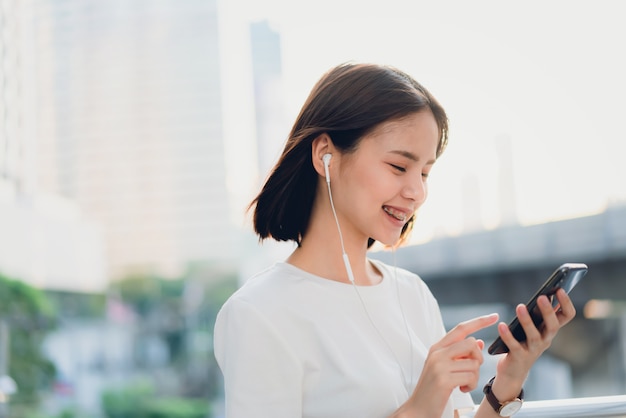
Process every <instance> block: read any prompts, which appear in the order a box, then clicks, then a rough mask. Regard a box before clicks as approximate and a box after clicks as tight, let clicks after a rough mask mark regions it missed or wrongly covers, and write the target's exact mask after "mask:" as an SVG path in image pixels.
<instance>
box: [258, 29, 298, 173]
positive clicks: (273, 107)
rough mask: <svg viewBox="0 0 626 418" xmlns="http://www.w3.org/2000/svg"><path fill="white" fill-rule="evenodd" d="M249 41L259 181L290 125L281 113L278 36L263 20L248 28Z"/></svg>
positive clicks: (280, 62) (276, 152) (282, 99)
mask: <svg viewBox="0 0 626 418" xmlns="http://www.w3.org/2000/svg"><path fill="white" fill-rule="evenodd" d="M250 40H251V52H252V70H253V78H254V96H255V104H256V106H255V110H256V112H255V115H256V131H257V144H258V145H257V149H258V165H259V174H260V175H261V180H262V179H263V178H264V176H266V175H267V173H268V172H269V170H270V169H271V167H272V166H273V164H274V163H275V162H276V160H277V159H278V156H279V155H280V152H281V151H282V146H283V145H284V143H285V140H286V139H287V135H288V134H289V129H290V128H291V126H290V125H289V123H288V121H287V120H286V113H285V93H284V88H283V71H282V53H281V44H280V34H279V33H278V32H277V31H276V30H274V29H273V28H272V27H271V25H270V24H269V22H268V21H267V20H263V21H258V22H253V23H252V24H251V25H250Z"/></svg>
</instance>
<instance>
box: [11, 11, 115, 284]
mask: <svg viewBox="0 0 626 418" xmlns="http://www.w3.org/2000/svg"><path fill="white" fill-rule="evenodd" d="M34 14H35V7H34V3H33V2H31V1H28V0H26V1H19V0H1V1H0V274H2V275H4V276H9V277H12V278H15V279H19V280H22V281H25V282H28V283H30V284H31V285H35V286H38V287H43V288H48V289H63V290H72V291H100V290H102V289H103V288H104V287H106V285H107V277H106V276H107V275H106V263H105V261H104V240H103V237H102V231H101V229H100V226H99V225H98V224H97V223H96V222H93V220H91V219H89V218H88V217H87V216H85V214H84V213H83V212H82V211H81V210H80V208H79V207H78V206H77V204H76V202H74V201H72V200H70V199H66V198H62V197H60V196H58V195H51V194H42V193H39V192H38V191H37V188H36V178H37V170H38V166H37V164H36V160H37V158H36V157H37V144H38V137H39V133H38V131H37V126H38V125H37V123H38V120H37V115H38V112H37V103H38V101H37V99H38V96H37V93H38V90H37V86H36V84H35V83H34V80H35V79H36V77H35V68H36V67H37V65H36V64H37V57H38V54H37V51H36V48H35V31H34V26H33V17H34Z"/></svg>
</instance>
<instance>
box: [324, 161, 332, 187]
mask: <svg viewBox="0 0 626 418" xmlns="http://www.w3.org/2000/svg"><path fill="white" fill-rule="evenodd" d="M331 158H333V155H332V154H324V155H323V156H322V161H323V162H324V174H325V175H326V183H330V172H329V171H328V165H329V164H330V159H331Z"/></svg>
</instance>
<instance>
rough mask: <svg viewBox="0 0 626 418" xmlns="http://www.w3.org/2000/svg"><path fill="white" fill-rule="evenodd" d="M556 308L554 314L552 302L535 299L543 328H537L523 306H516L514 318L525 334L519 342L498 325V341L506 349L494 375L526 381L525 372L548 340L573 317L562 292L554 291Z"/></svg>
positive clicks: (545, 348) (569, 305) (572, 307)
mask: <svg viewBox="0 0 626 418" xmlns="http://www.w3.org/2000/svg"><path fill="white" fill-rule="evenodd" d="M556 297H557V299H558V301H559V304H560V308H559V309H558V310H557V311H555V310H554V307H553V306H552V303H550V300H549V299H548V297H546V296H541V297H539V299H538V300H537V306H538V307H539V310H540V312H541V314H542V316H543V326H542V327H541V328H540V329H537V327H536V326H535V324H534V323H533V321H532V318H531V317H530V314H529V313H528V309H527V308H526V306H525V305H523V304H520V305H518V306H517V308H516V310H515V311H516V314H517V318H518V319H519V322H520V324H521V325H522V327H523V328H524V332H525V333H526V341H524V342H521V343H520V342H519V341H517V340H516V339H515V337H514V336H513V334H511V331H510V330H509V327H508V326H507V325H506V324H504V323H500V324H498V333H499V334H500V338H502V340H503V341H504V343H505V344H506V345H507V347H509V353H508V354H506V355H504V356H503V357H502V358H501V359H500V361H499V362H498V367H497V375H498V376H499V377H505V376H506V377H507V378H509V379H516V380H521V381H522V382H523V381H524V380H525V379H526V377H527V375H528V372H529V371H530V368H531V367H532V365H533V364H534V363H535V362H536V361H537V359H538V358H539V357H540V356H541V354H543V352H544V351H546V350H547V349H548V347H550V345H551V344H552V340H553V339H554V337H555V336H556V334H557V333H558V331H559V330H560V329H561V328H562V327H563V326H564V325H565V324H567V323H568V322H570V321H571V320H572V319H573V318H574V316H575V315H576V309H575V308H574V304H573V303H572V301H571V299H570V298H569V296H568V295H567V293H566V292H565V291H564V290H563V289H559V290H558V291H557V292H556Z"/></svg>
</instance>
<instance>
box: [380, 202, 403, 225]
mask: <svg viewBox="0 0 626 418" xmlns="http://www.w3.org/2000/svg"><path fill="white" fill-rule="evenodd" d="M383 210H384V211H385V212H386V213H387V214H388V215H390V216H393V217H394V218H396V219H397V220H399V221H402V222H404V221H405V220H406V213H403V212H396V211H395V210H393V209H392V208H390V207H387V206H383Z"/></svg>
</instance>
